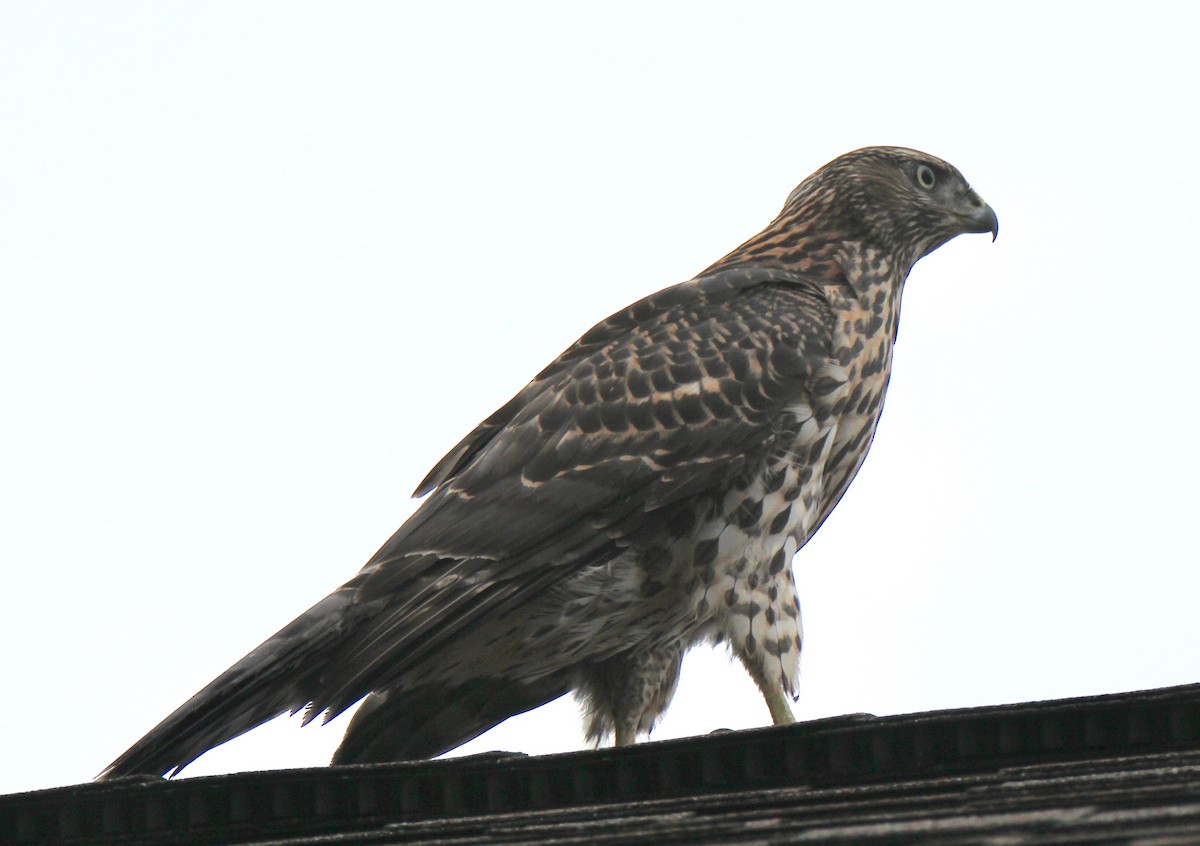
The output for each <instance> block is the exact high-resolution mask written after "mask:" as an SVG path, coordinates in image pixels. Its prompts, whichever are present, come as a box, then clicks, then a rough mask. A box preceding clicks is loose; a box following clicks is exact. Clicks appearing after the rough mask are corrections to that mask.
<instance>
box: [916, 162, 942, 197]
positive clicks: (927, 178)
mask: <svg viewBox="0 0 1200 846" xmlns="http://www.w3.org/2000/svg"><path fill="white" fill-rule="evenodd" d="M917 184H918V185H920V186H921V187H922V188H924V189H925V190H926V191H932V190H933V186H934V185H936V184H937V176H935V175H934V172H933V168H931V167H930V166H929V165H917Z"/></svg>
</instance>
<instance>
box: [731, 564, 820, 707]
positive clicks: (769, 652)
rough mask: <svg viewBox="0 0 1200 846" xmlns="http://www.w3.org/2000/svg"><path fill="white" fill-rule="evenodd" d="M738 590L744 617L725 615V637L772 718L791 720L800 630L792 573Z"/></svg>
mask: <svg viewBox="0 0 1200 846" xmlns="http://www.w3.org/2000/svg"><path fill="white" fill-rule="evenodd" d="M785 551H787V547H785ZM735 587H738V586H735ZM738 593H739V594H740V599H741V600H742V602H743V603H744V605H745V608H746V609H747V615H746V616H742V615H733V616H731V617H730V618H729V620H728V621H727V623H726V626H727V628H726V635H725V638H726V640H727V641H728V643H729V646H730V648H731V649H732V651H733V654H734V655H736V656H737V657H738V660H739V661H741V662H742V665H743V666H744V667H745V668H746V671H747V672H748V673H750V678H752V679H754V683H755V684H756V685H758V689H759V690H760V691H762V695H763V699H765V700H766V702H767V709H768V710H769V711H770V712H771V722H773V723H774V724H775V725H777V726H782V725H787V724H789V723H794V722H795V721H796V718H795V717H794V716H793V715H792V706H791V704H790V703H789V702H788V700H789V699H792V698H794V696H795V692H796V680H797V677H798V676H799V672H800V648H801V638H802V634H801V624H800V603H799V601H798V600H797V598H796V582H795V580H794V579H793V577H792V571H791V570H790V569H784V570H782V571H781V572H779V573H778V574H776V575H775V576H774V578H772V579H770V580H768V581H765V582H761V583H759V584H758V585H757V587H751V585H750V584H747V585H746V587H745V588H743V589H741V590H739V591H738Z"/></svg>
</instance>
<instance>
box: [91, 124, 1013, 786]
mask: <svg viewBox="0 0 1200 846" xmlns="http://www.w3.org/2000/svg"><path fill="white" fill-rule="evenodd" d="M997 231H998V224H997V220H996V215H995V213H994V212H993V211H992V209H991V208H990V207H989V206H988V205H987V204H986V203H984V202H983V200H981V199H980V198H979V196H978V195H977V194H976V193H975V192H974V191H973V190H972V189H971V188H970V187H969V186H968V184H967V182H966V180H965V179H964V178H963V177H962V175H961V174H960V173H959V172H958V170H956V169H955V168H954V167H952V166H951V165H950V164H948V163H947V162H944V161H942V160H941V159H938V158H934V157H933V156H930V155H927V154H925V153H921V152H918V151H916V150H909V149H904V148H898V147H869V148H865V149H861V150H856V151H854V152H851V153H847V154H846V155H843V156H841V157H839V158H837V159H835V160H833V161H832V162H830V163H829V164H827V165H825V166H824V167H822V168H821V169H820V170H818V171H817V172H816V173H814V174H813V175H812V176H810V177H808V178H807V179H806V180H804V181H803V182H802V183H801V184H800V185H799V187H797V188H796V189H795V190H794V191H793V192H792V193H791V195H790V196H789V197H788V199H787V202H786V204H785V205H784V207H783V210H782V211H781V212H780V213H779V215H778V217H776V218H775V220H773V221H772V222H771V223H770V224H769V225H768V226H767V228H766V229H764V230H763V231H762V232H761V233H759V234H758V235H756V236H754V237H753V238H751V239H750V240H749V241H747V242H746V243H744V244H742V245H741V246H740V247H738V248H737V249H735V250H734V251H733V252H731V253H729V254H728V255H727V256H725V257H724V258H723V259H721V260H720V261H718V262H717V263H716V264H714V265H712V266H711V267H709V268H708V269H707V270H705V271H704V272H703V273H701V274H700V275H699V276H697V277H695V278H694V279H692V280H690V281H688V282H683V283H681V284H678V285H674V286H672V287H669V288H666V289H664V290H662V291H659V292H658V293H656V294H652V295H650V296H649V297H646V298H645V299H643V300H640V301H638V302H636V303H634V304H633V305H631V306H629V307H628V308H625V309H623V310H621V311H619V312H617V313H616V314H614V315H612V316H611V317H609V318H608V319H606V320H604V321H602V322H601V323H599V324H597V325H596V326H595V327H594V328H592V329H591V330H590V331H588V332H587V333H586V334H584V335H583V337H581V338H580V339H579V340H578V341H576V342H575V343H574V344H572V345H571V346H570V347H569V348H568V349H567V350H566V351H565V352H563V353H562V355H560V356H559V357H558V358H556V359H555V360H554V361H553V362H551V363H550V365H549V366H548V367H546V369H544V370H543V371H542V372H541V373H539V374H538V375H537V377H536V378H535V379H534V380H533V381H532V382H530V383H529V384H528V385H527V386H526V387H525V388H524V389H522V390H521V391H520V392H519V393H518V394H517V395H516V396H515V397H513V398H512V399H511V400H510V401H509V402H508V403H507V404H505V405H504V406H503V407H502V408H500V409H499V410H498V411H496V412H495V413H494V414H492V416H491V417H488V418H487V419H486V420H484V421H483V422H482V423H480V424H479V425H478V426H477V427H476V428H475V429H474V431H472V432H471V433H470V434H468V435H467V436H466V437H465V438H463V440H462V441H461V442H459V444H458V445H457V446H455V447H454V448H453V449H452V450H451V451H450V452H449V454H447V455H446V456H445V457H444V458H443V459H442V460H441V461H439V462H438V463H437V465H436V466H435V467H434V468H433V470H432V471H430V473H429V475H428V476H426V478H425V479H424V481H422V482H421V484H420V485H419V486H418V487H417V490H416V493H415V496H418V497H422V496H424V497H427V498H426V499H425V501H424V502H423V503H422V505H421V506H420V508H419V509H418V510H417V511H416V512H415V513H414V514H413V515H412V517H411V518H410V519H409V520H408V521H407V522H405V523H404V525H402V526H401V527H400V529H399V530H398V531H397V532H396V533H395V534H394V535H392V537H391V538H390V539H389V540H388V541H387V543H385V544H384V545H383V547H382V548H381V549H380V550H379V551H378V552H377V553H376V554H375V556H374V557H373V558H372V559H371V560H370V561H368V562H367V564H366V566H365V567H363V569H362V570H361V571H360V572H359V573H358V574H357V575H356V576H354V578H352V579H351V580H350V581H349V582H347V583H346V584H345V585H343V586H342V587H340V588H339V589H337V590H336V591H334V592H333V593H332V594H330V595H329V596H327V597H326V598H325V599H322V600H321V601H320V602H318V603H317V604H316V605H314V606H313V607H312V608H310V609H309V610H308V611H305V612H304V613H303V614H301V615H300V616H299V617H297V618H296V620H294V621H293V622H291V623H290V624H288V625H287V626H285V627H284V628H283V629H282V630H280V631H279V632H278V633H277V634H275V635H274V636H272V637H271V638H269V639H268V640H267V641H266V642H265V643H263V644H262V645H261V646H259V647H258V648H257V649H255V650H254V651H253V652H251V653H250V654H249V655H247V656H246V657H245V658H243V659H242V660H241V661H239V662H238V663H236V664H234V665H233V667H231V668H230V669H228V670H227V671H225V672H224V673H223V674H221V675H220V676H219V677H218V678H217V679H216V680H214V681H213V682H212V683H210V684H209V685H208V686H207V687H205V688H204V689H203V690H201V691H200V692H199V693H197V694H196V695H195V696H193V697H192V698H191V699H190V700H189V701H187V702H186V703H184V704H183V705H182V706H181V707H180V708H179V709H178V710H176V711H175V712H174V713H173V714H171V715H170V716H168V717H167V718H166V719H165V720H163V721H162V723H160V724H159V725H158V726H157V727H156V728H154V729H153V730H151V731H150V733H149V734H147V735H146V736H145V737H143V738H142V739H141V740H139V741H138V742H137V743H136V744H134V746H133V747H132V748H130V749H129V750H128V751H127V752H125V753H124V754H123V755H121V756H120V757H119V758H118V759H117V760H116V761H114V762H113V763H112V764H111V765H110V766H109V767H108V768H107V769H106V770H105V771H104V773H103V774H102V776H101V777H103V778H113V777H119V776H124V775H130V774H134V773H150V774H160V775H163V774H171V775H173V774H175V773H178V772H179V771H180V770H181V769H182V768H183V767H185V766H187V765H188V764H189V763H191V762H192V761H194V760H195V759H196V758H198V757H199V756H200V755H202V754H203V753H204V752H205V751H207V750H208V749H211V748H212V747H214V746H217V745H219V744H221V743H224V742H225V741H227V740H229V739H231V738H233V737H236V736H237V735H240V734H242V733H243V732H246V731H248V730H250V729H252V728H254V727H255V726H258V725H260V724H261V723H264V722H266V721H267V720H270V719H272V718H274V717H275V716H277V715H279V714H283V713H287V712H291V713H293V714H294V713H296V712H298V711H300V710H304V711H305V712H306V713H305V716H304V722H305V723H307V722H308V721H310V720H312V719H314V718H315V717H317V716H318V715H324V719H325V720H326V721H328V720H330V719H332V718H333V717H335V716H337V715H338V714H340V713H342V712H343V711H345V710H346V709H347V708H349V707H350V706H352V705H354V704H355V703H356V702H358V701H359V700H362V699H364V698H365V700H366V701H365V702H363V704H362V706H361V707H360V708H359V710H358V712H357V713H356V714H355V715H354V717H353V719H352V720H351V722H350V725H349V728H348V729H347V731H346V735H345V739H344V740H343V741H342V744H341V746H340V747H339V748H338V750H337V752H336V754H335V755H334V758H333V763H335V764H342V763H366V762H379V761H391V760H405V759H415V758H426V757H432V756H435V755H438V754H440V753H442V752H444V751H447V750H449V749H452V748H454V747H456V746H458V745H460V744H462V743H464V742H466V741H467V740H470V739H471V738H473V737H475V736H476V735H478V734H480V733H482V732H483V731H485V730H487V729H488V728H490V727H492V726H494V725H496V724H497V723H499V722H500V721H502V720H504V719H506V718H507V717H509V716H512V715H514V714H517V713H520V712H523V711H527V710H529V709H531V708H534V707H537V706H539V705H542V704H544V703H546V702H548V701H550V700H552V699H555V698H557V697H559V696H561V695H563V694H565V693H567V692H571V691H574V692H575V693H576V695H577V696H578V697H579V698H580V699H581V701H582V703H583V704H584V709H585V714H586V717H585V719H586V722H587V728H586V730H587V735H588V737H589V738H590V739H593V740H596V741H597V742H599V741H600V740H601V739H604V738H606V737H608V736H610V735H611V736H613V737H614V740H615V743H616V744H617V745H626V744H630V743H632V742H633V741H634V740H635V738H636V737H637V736H638V735H639V734H642V733H646V732H649V730H650V729H651V728H652V727H653V725H654V722H655V720H656V719H657V718H658V717H659V715H661V714H662V713H663V711H664V710H665V709H666V707H667V705H668V703H669V702H670V700H671V697H672V695H673V693H674V691H675V686H676V681H677V679H678V675H679V667H680V661H681V660H682V657H683V655H684V653H685V652H687V650H688V649H689V648H691V647H692V646H693V645H696V644H697V643H700V642H702V641H710V642H719V643H725V644H727V645H728V647H729V649H730V650H731V651H732V653H733V654H734V655H736V656H737V657H738V659H740V661H741V663H742V664H743V665H744V666H745V668H746V670H747V671H748V672H749V673H750V675H751V677H752V678H753V679H754V681H755V683H756V684H757V685H758V687H759V689H760V690H761V691H762V694H763V697H764V698H765V700H766V703H767V707H768V708H769V710H770V714H771V718H772V720H773V721H774V722H775V723H777V724H778V723H787V722H791V721H792V720H793V717H792V712H791V708H790V704H789V700H794V699H795V697H796V686H797V673H798V667H799V658H800V647H801V627H800V606H799V602H798V599H797V596H796V586H795V582H794V580H793V577H792V570H791V560H792V556H793V555H794V554H795V552H796V551H797V550H798V549H799V548H800V547H802V546H803V545H804V544H805V542H807V541H808V539H809V538H811V537H812V536H813V533H814V532H816V531H817V529H818V528H820V526H821V524H822V523H823V522H824V521H825V519H826V518H827V517H828V516H829V513H830V511H831V510H832V509H833V507H834V506H835V505H837V503H838V500H840V499H841V497H842V494H844V493H845V491H846V488H847V486H848V485H849V484H850V481H851V480H852V479H853V478H854V475H855V473H857V472H858V469H859V467H860V466H862V463H863V459H864V458H865V457H866V454H867V450H868V448H869V447H870V445H871V440H872V437H873V435H874V433H875V427H876V425H877V423H878V422H879V415H880V412H881V410H882V408H883V400H884V394H885V392H886V390H887V385H888V379H889V376H890V373H891V364H892V346H893V344H894V343H895V340H896V328H897V323H898V320H899V315H900V298H901V293H902V291H903V288H904V282H905V279H906V278H907V276H908V274H909V271H910V270H911V269H912V267H913V265H914V264H915V263H916V262H917V260H918V259H920V258H921V257H922V256H925V255H927V254H928V253H930V252H931V251H933V250H935V249H937V248H938V247H939V246H941V245H942V244H944V243H946V242H947V241H949V240H950V239H952V238H954V237H955V236H957V235H960V234H963V233H968V232H977V233H984V232H990V233H991V234H992V238H993V240H995V237H996V234H997Z"/></svg>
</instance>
